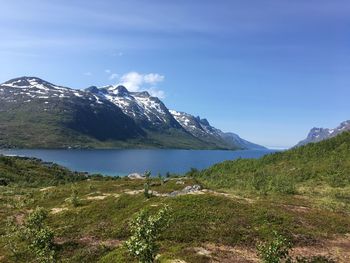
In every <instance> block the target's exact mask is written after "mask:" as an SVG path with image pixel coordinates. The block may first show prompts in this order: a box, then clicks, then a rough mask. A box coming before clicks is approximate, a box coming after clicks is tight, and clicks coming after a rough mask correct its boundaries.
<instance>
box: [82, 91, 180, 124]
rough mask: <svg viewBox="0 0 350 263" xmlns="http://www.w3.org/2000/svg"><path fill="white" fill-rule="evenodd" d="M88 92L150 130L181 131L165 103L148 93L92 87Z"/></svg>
mask: <svg viewBox="0 0 350 263" xmlns="http://www.w3.org/2000/svg"><path fill="white" fill-rule="evenodd" d="M86 91H88V92H91V93H92V94H95V95H97V96H98V97H100V98H102V99H107V100H109V101H110V102H112V103H114V104H115V105H116V106H118V107H119V108H120V109H121V110H122V111H123V112H124V113H125V114H126V115H128V116H129V117H131V118H133V119H134V120H135V121H136V122H137V123H140V124H142V126H144V127H146V128H149V129H159V128H160V129H164V128H175V129H179V128H180V129H181V126H180V125H179V123H178V122H177V121H176V120H175V119H174V118H173V116H172V115H171V114H170V112H169V110H168V109H167V107H166V106H165V105H164V103H163V102H162V101H161V100H159V99H158V98H157V97H152V96H151V95H150V94H149V93H148V92H147V91H143V92H129V91H128V90H127V89H126V88H125V87H124V86H121V85H119V86H106V87H102V88H97V87H90V88H88V89H86Z"/></svg>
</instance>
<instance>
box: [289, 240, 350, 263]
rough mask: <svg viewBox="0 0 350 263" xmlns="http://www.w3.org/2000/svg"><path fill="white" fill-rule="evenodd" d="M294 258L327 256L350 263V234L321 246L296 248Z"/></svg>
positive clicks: (341, 262) (340, 262) (293, 253)
mask: <svg viewBox="0 0 350 263" xmlns="http://www.w3.org/2000/svg"><path fill="white" fill-rule="evenodd" d="M291 255H292V256H293V257H296V256H304V257H313V256H325V257H330V258H331V259H333V260H335V261H336V262H339V263H348V262H350V234H347V235H345V236H341V237H337V238H335V239H331V240H326V241H324V242H322V243H321V244H317V245H313V246H307V247H302V246H299V247H295V248H294V249H293V251H292V253H291Z"/></svg>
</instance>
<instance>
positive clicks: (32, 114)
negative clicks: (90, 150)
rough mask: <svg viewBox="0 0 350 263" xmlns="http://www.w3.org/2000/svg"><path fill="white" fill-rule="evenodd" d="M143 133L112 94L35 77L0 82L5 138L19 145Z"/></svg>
mask: <svg viewBox="0 0 350 263" xmlns="http://www.w3.org/2000/svg"><path fill="white" fill-rule="evenodd" d="M140 136H144V132H143V131H142V130H141V129H140V128H139V127H138V126H137V125H136V124H135V123H134V121H133V120H132V119H131V118H129V117H128V116H126V115H125V114H123V112H122V111H121V110H120V109H119V108H117V107H115V106H114V105H113V104H112V103H111V102H109V101H108V100H101V99H100V98H98V97H96V96H94V95H93V94H90V93H86V92H83V91H79V90H72V89H69V88H64V87H60V86H56V85H53V84H51V83H49V82H46V81H43V80H41V79H38V78H34V77H23V78H18V79H13V80H10V81H7V82H5V83H4V84H2V85H0V144H1V145H2V146H8V147H12V146H16V147H45V148H47V147H53V148H56V147H57V148H61V147H95V146H97V145H98V146H100V147H104V146H107V144H108V143H107V144H106V143H105V142H108V141H110V140H112V141H113V140H115V141H117V140H127V139H133V138H137V137H140Z"/></svg>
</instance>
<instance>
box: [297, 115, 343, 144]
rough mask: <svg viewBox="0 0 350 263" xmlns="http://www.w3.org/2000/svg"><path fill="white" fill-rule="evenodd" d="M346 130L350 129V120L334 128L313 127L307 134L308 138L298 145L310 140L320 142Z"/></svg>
mask: <svg viewBox="0 0 350 263" xmlns="http://www.w3.org/2000/svg"><path fill="white" fill-rule="evenodd" d="M344 131H350V120H348V121H344V122H342V123H340V125H339V126H338V127H336V128H334V129H328V128H312V129H311V130H310V132H309V134H308V135H307V138H306V139H305V140H302V141H300V142H299V143H298V144H297V145H296V146H301V145H305V144H308V143H310V142H320V141H323V140H326V139H329V138H332V137H335V136H337V135H338V134H340V133H342V132H344Z"/></svg>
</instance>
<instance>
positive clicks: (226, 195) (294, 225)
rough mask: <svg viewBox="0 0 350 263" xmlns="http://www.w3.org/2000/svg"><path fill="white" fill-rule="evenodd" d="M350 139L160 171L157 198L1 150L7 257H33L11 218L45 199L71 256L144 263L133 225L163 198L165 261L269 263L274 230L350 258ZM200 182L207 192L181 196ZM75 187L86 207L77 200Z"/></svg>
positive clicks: (0, 254) (304, 250)
mask: <svg viewBox="0 0 350 263" xmlns="http://www.w3.org/2000/svg"><path fill="white" fill-rule="evenodd" d="M349 136H350V134H349V133H344V134H342V135H341V136H338V137H337V138H334V139H332V140H329V141H324V142H321V143H318V144H314V145H307V146H304V147H301V148H297V149H292V150H290V151H286V152H283V153H277V154H273V155H269V156H266V157H264V158H262V159H260V160H238V161H231V162H224V163H221V164H217V165H215V166H213V167H211V168H210V169H207V170H204V171H201V172H196V171H192V172H191V173H189V174H188V176H187V177H179V178H170V179H168V180H161V179H158V178H157V179H156V178H152V179H151V180H150V189H151V191H153V196H152V197H151V198H147V197H145V195H144V194H143V188H144V181H143V180H130V179H128V178H118V179H115V180H109V181H105V180H104V179H103V178H102V179H101V178H97V177H95V178H93V177H91V178H88V180H80V179H81V177H79V176H78V177H77V180H75V181H74V183H72V182H70V180H69V179H70V177H69V176H71V175H74V173H71V172H69V171H67V170H65V169H64V168H62V167H59V166H47V165H43V164H41V163H40V162H38V161H37V160H26V159H18V158H10V157H2V159H0V168H1V169H2V170H1V171H2V173H3V174H7V178H11V180H12V182H11V183H10V184H8V185H7V186H0V215H1V216H0V236H3V238H0V262H32V261H34V255H33V254H32V253H31V252H30V251H29V250H28V248H27V245H26V243H25V242H24V241H20V242H17V243H16V246H17V249H18V253H17V254H16V255H14V254H13V253H11V249H10V245H11V244H12V243H11V242H10V240H12V239H9V238H8V232H9V231H8V228H7V226H6V221H7V218H9V219H10V220H13V221H14V222H15V224H16V225H17V226H18V227H20V226H21V225H23V222H25V220H26V218H27V217H28V215H29V214H30V213H31V212H32V211H33V209H35V207H37V206H40V207H43V208H45V209H46V210H47V211H49V215H48V219H47V222H46V223H47V224H48V226H49V227H50V228H51V229H52V230H53V232H54V236H55V237H54V243H55V246H56V248H57V255H58V258H59V259H60V260H61V261H62V262H104V263H109V262H137V261H136V260H135V259H134V258H132V257H131V256H130V255H129V254H128V252H127V250H126V248H125V246H124V245H123V244H124V242H125V240H126V239H127V238H128V237H130V234H131V232H130V225H129V222H130V221H131V220H132V219H133V218H134V216H135V214H136V213H137V212H139V211H140V210H142V209H146V210H148V211H150V212H151V213H155V212H156V211H157V210H158V209H159V208H160V207H162V206H163V205H164V204H167V205H168V206H169V207H170V208H171V213H170V218H171V221H170V225H169V226H168V228H167V229H166V230H165V231H164V232H163V233H162V235H161V237H160V240H159V245H160V251H159V254H160V255H159V257H158V259H159V262H162V263H165V262H173V263H174V262H181V263H183V262H187V263H192V262H193V263H197V262H206V263H209V262H220V263H221V262H223V263H225V262H227V263H228V262H261V261H260V259H259V257H258V256H257V250H256V244H257V243H259V242H261V241H269V240H272V238H273V231H277V232H278V233H280V234H282V235H283V236H285V237H287V238H288V239H289V240H291V242H292V244H293V247H294V250H293V251H292V256H293V257H294V258H295V257H296V256H306V257H311V256H317V255H318V256H328V257H331V258H332V259H334V260H335V261H336V262H348V261H347V260H348V258H349V256H350V247H349V244H350V235H349V234H350V188H349V175H348V173H347V171H348V170H349V169H348V168H349V158H348V157H349V153H350V149H349V138H350V137H349ZM9 163H11V164H9ZM25 171H28V173H26V172H25ZM45 174H47V177H46V176H45ZM57 174H59V175H61V174H62V175H63V177H57ZM335 174H337V175H338V176H335ZM24 175H27V177H28V180H27V179H26V180H24V181H23V176H24ZM29 178H30V180H29ZM38 178H41V179H40V184H35V183H34V182H35V181H36V180H37V179H38ZM45 178H46V179H45ZM52 178H55V182H54V183H52V181H51V180H52ZM339 178H340V179H339ZM28 181H29V182H33V184H31V183H29V184H27V183H26V182H28ZM195 184H201V185H202V186H203V187H204V188H205V189H203V190H198V191H195V192H192V193H185V194H182V195H176V194H174V193H173V191H180V190H182V189H184V188H185V187H186V186H193V185H195ZM48 186H49V187H48ZM73 193H74V194H75V195H76V196H77V197H78V200H79V202H78V204H77V205H72V203H71V202H70V200H71V198H72V194H73ZM170 193H172V194H170ZM323 259H324V257H323ZM174 260H177V261H174ZM303 262H327V261H320V260H318V261H317V260H314V261H303Z"/></svg>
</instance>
